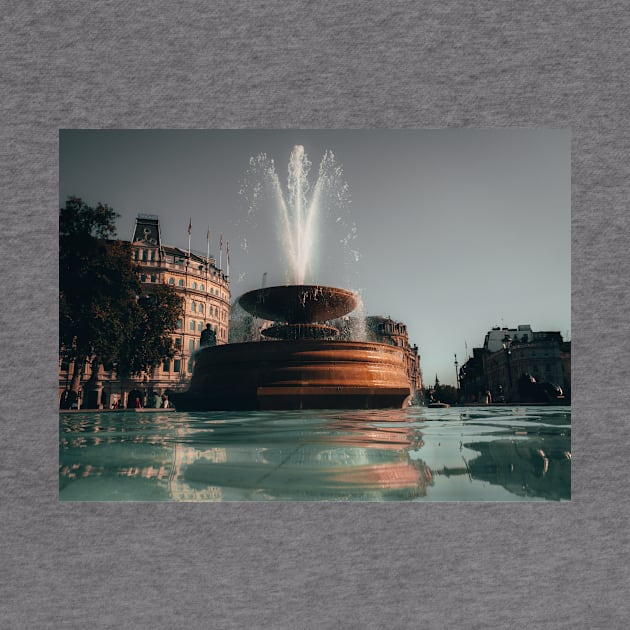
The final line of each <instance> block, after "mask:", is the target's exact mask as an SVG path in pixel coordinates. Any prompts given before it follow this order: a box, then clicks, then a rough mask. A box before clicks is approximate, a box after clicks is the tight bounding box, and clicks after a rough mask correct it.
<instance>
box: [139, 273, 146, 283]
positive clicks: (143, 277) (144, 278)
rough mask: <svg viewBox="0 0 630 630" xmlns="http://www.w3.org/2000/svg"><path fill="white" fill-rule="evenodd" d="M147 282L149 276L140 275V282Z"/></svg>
mask: <svg viewBox="0 0 630 630" xmlns="http://www.w3.org/2000/svg"><path fill="white" fill-rule="evenodd" d="M146 281H147V276H146V275H145V274H144V273H143V274H141V275H140V282H146Z"/></svg>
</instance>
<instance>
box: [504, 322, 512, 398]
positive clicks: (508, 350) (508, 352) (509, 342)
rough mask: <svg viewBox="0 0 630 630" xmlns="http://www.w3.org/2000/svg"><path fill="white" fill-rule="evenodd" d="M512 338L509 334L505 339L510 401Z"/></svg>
mask: <svg viewBox="0 0 630 630" xmlns="http://www.w3.org/2000/svg"><path fill="white" fill-rule="evenodd" d="M511 348H512V338H511V337H510V335H508V334H507V333H506V334H505V337H503V350H504V352H505V361H506V363H507V372H508V380H509V381H510V393H509V396H510V400H511V399H512V365H511V358H512V349H511Z"/></svg>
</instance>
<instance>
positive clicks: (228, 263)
mask: <svg viewBox="0 0 630 630" xmlns="http://www.w3.org/2000/svg"><path fill="white" fill-rule="evenodd" d="M226 250H227V251H226V256H227V267H226V271H227V273H226V275H227V277H228V278H229V277H230V241H227V247H226Z"/></svg>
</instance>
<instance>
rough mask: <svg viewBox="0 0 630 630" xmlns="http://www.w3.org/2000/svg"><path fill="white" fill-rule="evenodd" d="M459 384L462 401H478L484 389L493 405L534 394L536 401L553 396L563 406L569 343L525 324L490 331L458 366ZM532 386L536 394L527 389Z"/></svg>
mask: <svg viewBox="0 0 630 630" xmlns="http://www.w3.org/2000/svg"><path fill="white" fill-rule="evenodd" d="M459 382H460V388H461V394H462V400H463V401H464V402H477V401H479V400H481V398H482V397H483V395H484V394H485V391H486V390H489V391H490V394H491V396H492V400H493V401H494V402H527V400H528V399H531V400H533V398H532V396H534V398H535V395H537V396H538V398H539V399H540V401H541V402H544V401H545V400H550V401H553V400H556V397H557V395H558V394H560V395H561V396H562V400H563V401H565V402H568V401H569V400H570V392H571V342H566V341H564V340H563V339H562V335H561V334H560V333H559V332H556V331H541V332H534V331H532V329H531V327H530V326H528V325H521V326H518V327H517V328H493V329H492V330H490V331H489V332H488V333H487V334H486V336H485V340H484V345H483V348H474V349H473V357H472V358H470V359H468V361H466V363H465V364H464V365H463V366H462V367H461V369H460V372H459ZM533 384H536V387H535V388H534V389H537V390H539V391H538V392H537V393H536V392H534V391H528V390H532V387H531V385H533ZM545 386H546V388H545ZM554 388H555V389H554ZM558 389H559V390H560V391H558ZM545 391H548V395H546V394H545Z"/></svg>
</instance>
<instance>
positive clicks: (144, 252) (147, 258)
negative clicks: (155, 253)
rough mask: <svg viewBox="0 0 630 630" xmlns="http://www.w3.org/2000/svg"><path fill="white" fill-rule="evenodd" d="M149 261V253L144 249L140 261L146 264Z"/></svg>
mask: <svg viewBox="0 0 630 630" xmlns="http://www.w3.org/2000/svg"><path fill="white" fill-rule="evenodd" d="M147 260H149V252H148V250H146V249H143V250H142V261H143V262H147Z"/></svg>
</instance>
